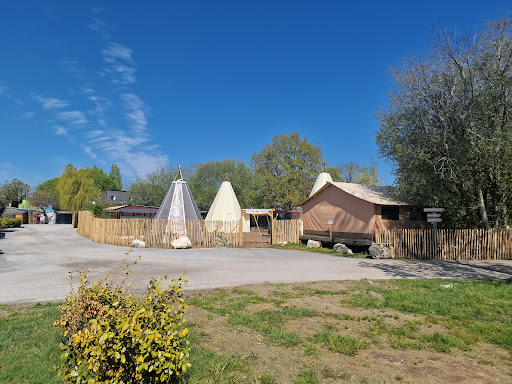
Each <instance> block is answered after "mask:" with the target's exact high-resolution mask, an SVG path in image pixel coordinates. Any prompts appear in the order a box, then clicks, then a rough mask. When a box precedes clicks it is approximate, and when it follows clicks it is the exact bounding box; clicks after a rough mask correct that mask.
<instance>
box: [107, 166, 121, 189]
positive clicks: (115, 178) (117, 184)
mask: <svg viewBox="0 0 512 384" xmlns="http://www.w3.org/2000/svg"><path fill="white" fill-rule="evenodd" d="M108 177H109V179H110V182H111V183H112V188H111V190H113V191H120V190H122V189H123V178H122V177H121V170H120V169H119V167H118V166H117V165H116V164H112V165H111V166H110V173H109V174H108Z"/></svg>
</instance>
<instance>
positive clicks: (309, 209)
mask: <svg viewBox="0 0 512 384" xmlns="http://www.w3.org/2000/svg"><path fill="white" fill-rule="evenodd" d="M393 189H394V188H393V187H387V186H377V185H364V184H354V183H340V182H327V183H325V184H324V185H323V186H322V187H321V188H320V189H319V190H318V191H316V192H315V193H313V195H311V196H310V197H309V198H308V199H307V200H305V201H304V202H303V203H301V204H299V205H300V206H302V209H303V215H302V220H303V225H304V233H303V235H302V236H301V239H303V240H306V239H313V240H319V241H326V242H327V241H329V242H340V243H345V244H350V245H370V244H371V243H372V241H373V240H374V237H375V236H374V235H375V231H376V230H386V229H395V228H396V229H398V228H421V227H422V226H423V224H424V221H422V220H411V218H410V208H411V207H410V206H408V205H407V204H406V203H404V202H401V201H398V200H396V199H395V198H394V197H393Z"/></svg>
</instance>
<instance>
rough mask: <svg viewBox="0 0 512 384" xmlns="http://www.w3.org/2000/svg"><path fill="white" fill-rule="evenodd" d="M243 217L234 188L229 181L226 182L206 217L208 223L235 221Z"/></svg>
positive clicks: (221, 186)
mask: <svg viewBox="0 0 512 384" xmlns="http://www.w3.org/2000/svg"><path fill="white" fill-rule="evenodd" d="M241 217H242V211H241V210H240V204H239V203H238V199H237V198H236V195H235V191H234V190H233V186H232V185H231V183H230V182H229V181H224V182H223V183H222V184H221V185H220V188H219V191H218V192H217V196H215V200H213V203H212V206H211V207H210V210H209V211H208V214H207V215H206V221H235V220H240V218H241Z"/></svg>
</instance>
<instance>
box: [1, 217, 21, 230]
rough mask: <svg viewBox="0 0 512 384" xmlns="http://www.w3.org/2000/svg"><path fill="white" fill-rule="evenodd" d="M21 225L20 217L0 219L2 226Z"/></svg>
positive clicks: (12, 226) (13, 226)
mask: <svg viewBox="0 0 512 384" xmlns="http://www.w3.org/2000/svg"><path fill="white" fill-rule="evenodd" d="M16 227H21V220H20V219H0V228H16Z"/></svg>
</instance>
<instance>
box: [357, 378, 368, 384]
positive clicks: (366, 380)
mask: <svg viewBox="0 0 512 384" xmlns="http://www.w3.org/2000/svg"><path fill="white" fill-rule="evenodd" d="M359 382H360V383H361V384H368V383H369V382H370V379H368V378H366V377H363V378H361V379H359Z"/></svg>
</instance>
